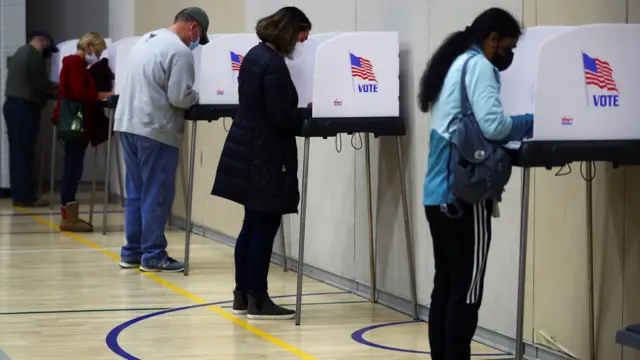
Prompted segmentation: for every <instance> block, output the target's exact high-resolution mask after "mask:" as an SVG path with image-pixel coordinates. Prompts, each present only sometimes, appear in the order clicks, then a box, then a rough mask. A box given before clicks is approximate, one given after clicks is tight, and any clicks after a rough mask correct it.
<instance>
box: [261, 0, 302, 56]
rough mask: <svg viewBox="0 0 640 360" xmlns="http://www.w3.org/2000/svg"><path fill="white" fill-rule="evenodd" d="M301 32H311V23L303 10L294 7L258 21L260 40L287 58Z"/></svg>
mask: <svg viewBox="0 0 640 360" xmlns="http://www.w3.org/2000/svg"><path fill="white" fill-rule="evenodd" d="M301 31H311V21H309V18H308V17H307V15H305V14H304V13H303V12H302V10H300V9H298V8H297V7H294V6H287V7H283V8H282V9H280V10H278V11H276V12H275V13H274V14H271V15H269V16H267V17H264V18H262V19H260V20H258V23H257V24H256V35H258V38H260V40H261V41H263V42H265V43H269V44H271V45H272V46H273V47H274V48H275V49H276V51H277V52H279V53H280V54H281V55H282V56H287V57H288V56H290V55H291V54H292V53H293V50H294V49H295V47H296V43H297V42H298V34H299V33H300V32H301Z"/></svg>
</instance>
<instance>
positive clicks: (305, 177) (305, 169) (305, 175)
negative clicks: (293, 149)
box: [296, 137, 311, 325]
mask: <svg viewBox="0 0 640 360" xmlns="http://www.w3.org/2000/svg"><path fill="white" fill-rule="evenodd" d="M310 143H311V139H310V138H308V137H307V138H304V160H303V162H302V194H301V200H300V240H299V245H298V288H297V292H296V325H300V318H301V317H302V314H301V313H302V275H303V272H304V271H303V267H304V237H305V233H306V231H305V225H306V223H305V221H306V217H307V182H308V181H309V145H310Z"/></svg>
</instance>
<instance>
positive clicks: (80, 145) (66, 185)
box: [60, 139, 89, 205]
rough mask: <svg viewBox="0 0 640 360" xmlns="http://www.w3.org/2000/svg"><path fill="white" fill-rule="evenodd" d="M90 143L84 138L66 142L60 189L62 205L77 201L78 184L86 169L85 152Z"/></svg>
mask: <svg viewBox="0 0 640 360" xmlns="http://www.w3.org/2000/svg"><path fill="white" fill-rule="evenodd" d="M88 144H89V143H88V142H87V141H86V140H84V139H79V140H67V141H65V142H64V171H63V173H62V189H61V191H60V204H61V205H67V203H70V202H72V201H76V193H77V192H78V184H79V183H80V179H82V171H83V169H84V154H85V152H86V150H87V145H88Z"/></svg>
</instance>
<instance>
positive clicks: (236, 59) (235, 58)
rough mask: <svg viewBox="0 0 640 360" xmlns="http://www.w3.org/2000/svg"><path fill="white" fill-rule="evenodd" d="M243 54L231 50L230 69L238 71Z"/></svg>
mask: <svg viewBox="0 0 640 360" xmlns="http://www.w3.org/2000/svg"><path fill="white" fill-rule="evenodd" d="M243 59H244V56H242V55H240V54H236V53H234V52H233V51H231V70H232V71H240V65H242V60H243Z"/></svg>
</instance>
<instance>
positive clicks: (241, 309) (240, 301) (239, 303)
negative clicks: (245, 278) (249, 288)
mask: <svg viewBox="0 0 640 360" xmlns="http://www.w3.org/2000/svg"><path fill="white" fill-rule="evenodd" d="M247 307H248V300H247V295H246V294H244V293H242V292H240V291H238V290H234V291H233V310H232V311H231V312H232V313H233V315H246V314H247Z"/></svg>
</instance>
